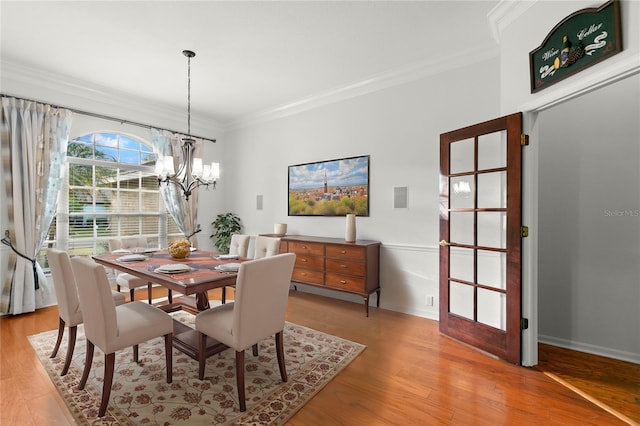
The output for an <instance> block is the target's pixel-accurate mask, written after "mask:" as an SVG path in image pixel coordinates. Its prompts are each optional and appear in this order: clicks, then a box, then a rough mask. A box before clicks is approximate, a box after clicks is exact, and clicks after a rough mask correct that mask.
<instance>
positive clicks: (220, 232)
mask: <svg viewBox="0 0 640 426" xmlns="http://www.w3.org/2000/svg"><path fill="white" fill-rule="evenodd" d="M211 225H213V229H214V232H213V234H212V235H210V236H209V238H212V239H214V242H213V245H214V246H215V247H216V248H217V249H218V250H219V251H220V253H225V254H226V253H229V245H230V244H231V236H232V235H233V234H238V233H240V231H241V230H242V225H241V224H240V218H239V217H238V215H236V214H235V213H221V214H219V215H218V216H216V220H214V221H213V222H211Z"/></svg>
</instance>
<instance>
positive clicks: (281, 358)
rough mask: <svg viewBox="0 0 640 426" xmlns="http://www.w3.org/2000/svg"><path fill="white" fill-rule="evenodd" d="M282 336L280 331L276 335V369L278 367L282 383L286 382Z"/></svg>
mask: <svg viewBox="0 0 640 426" xmlns="http://www.w3.org/2000/svg"><path fill="white" fill-rule="evenodd" d="M283 340H284V335H283V332H282V331H280V332H278V333H276V353H277V356H278V367H280V377H282V381H283V382H286V381H287V368H286V366H285V364H284V342H283Z"/></svg>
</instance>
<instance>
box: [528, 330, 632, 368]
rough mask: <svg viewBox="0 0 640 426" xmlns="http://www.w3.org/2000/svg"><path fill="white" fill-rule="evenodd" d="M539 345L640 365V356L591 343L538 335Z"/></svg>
mask: <svg viewBox="0 0 640 426" xmlns="http://www.w3.org/2000/svg"><path fill="white" fill-rule="evenodd" d="M538 342H539V343H546V344H548V345H553V346H559V347H561V348H565V349H571V350H575V351H579V352H585V353H588V354H593V355H600V356H604V357H607V358H613V359H618V360H620V361H627V362H633V363H634V364H640V354H634V353H632V352H626V351H619V350H616V349H612V348H605V347H603V346H596V345H592V344H589V343H582V342H576V341H573V340H566V339H559V338H557V337H553V336H545V335H538Z"/></svg>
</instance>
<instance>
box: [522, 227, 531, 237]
mask: <svg viewBox="0 0 640 426" xmlns="http://www.w3.org/2000/svg"><path fill="white" fill-rule="evenodd" d="M520 236H521V237H522V238H525V237H528V236H529V227H528V226H521V227H520Z"/></svg>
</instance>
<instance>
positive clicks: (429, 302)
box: [425, 296, 433, 306]
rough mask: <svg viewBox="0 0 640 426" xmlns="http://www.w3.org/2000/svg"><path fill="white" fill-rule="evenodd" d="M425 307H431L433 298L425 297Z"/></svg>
mask: <svg viewBox="0 0 640 426" xmlns="http://www.w3.org/2000/svg"><path fill="white" fill-rule="evenodd" d="M425 301H426V302H427V306H433V296H427V297H426V300H425Z"/></svg>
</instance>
